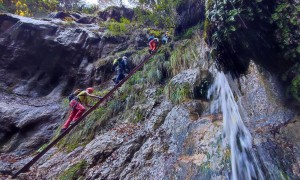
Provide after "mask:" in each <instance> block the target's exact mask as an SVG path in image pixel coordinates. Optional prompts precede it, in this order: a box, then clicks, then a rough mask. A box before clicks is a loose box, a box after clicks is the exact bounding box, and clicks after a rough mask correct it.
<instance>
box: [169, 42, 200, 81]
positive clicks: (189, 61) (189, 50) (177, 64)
mask: <svg viewBox="0 0 300 180" xmlns="http://www.w3.org/2000/svg"><path fill="white" fill-rule="evenodd" d="M196 61H198V52H197V44H196V42H195V41H194V40H184V41H182V43H181V45H180V46H178V47H176V49H174V51H172V54H171V57H170V64H169V69H168V72H170V74H171V75H173V76H174V75H176V74H178V73H179V72H181V71H182V70H186V69H189V68H192V67H193V65H194V64H195V63H196Z"/></svg>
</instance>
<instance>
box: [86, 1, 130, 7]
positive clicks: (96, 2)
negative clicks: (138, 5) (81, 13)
mask: <svg viewBox="0 0 300 180" xmlns="http://www.w3.org/2000/svg"><path fill="white" fill-rule="evenodd" d="M83 1H85V2H86V3H87V4H98V0H83ZM124 4H125V5H126V6H128V5H129V6H132V5H131V4H130V3H129V2H128V0H124Z"/></svg>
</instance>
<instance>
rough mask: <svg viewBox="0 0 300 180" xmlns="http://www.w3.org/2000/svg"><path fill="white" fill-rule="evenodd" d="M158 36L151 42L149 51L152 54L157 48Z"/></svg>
mask: <svg viewBox="0 0 300 180" xmlns="http://www.w3.org/2000/svg"><path fill="white" fill-rule="evenodd" d="M158 41H159V40H158V38H154V39H152V40H151V41H150V42H149V53H150V54H152V53H153V52H154V51H156V50H157V47H158Z"/></svg>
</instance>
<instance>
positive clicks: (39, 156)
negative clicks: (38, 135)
mask: <svg viewBox="0 0 300 180" xmlns="http://www.w3.org/2000/svg"><path fill="white" fill-rule="evenodd" d="M158 48H159V47H158ZM156 52H157V50H156V51H155V52H154V53H152V54H150V55H149V56H148V57H146V58H145V59H144V60H143V61H142V62H141V63H140V64H139V65H138V66H136V67H135V68H134V69H133V70H132V71H131V72H130V73H129V74H128V75H127V76H126V77H125V78H124V79H122V80H121V81H120V82H119V83H118V84H117V85H116V86H115V87H114V88H113V89H112V90H110V91H109V92H108V93H107V94H106V95H105V96H104V97H103V98H102V99H100V100H99V101H98V102H97V103H96V104H95V105H94V106H93V107H91V108H90V109H89V110H87V111H86V112H85V113H84V114H83V115H82V116H81V117H80V118H79V119H78V120H77V121H75V123H74V124H73V125H72V126H70V127H69V128H68V129H66V130H65V131H64V132H63V133H61V134H60V135H59V136H58V137H57V138H56V139H54V140H53V141H52V142H51V143H50V144H49V145H48V146H47V147H46V148H45V149H43V150H42V151H41V152H40V153H39V154H37V155H36V156H35V157H34V158H33V159H32V160H30V161H29V162H28V163H27V164H26V165H24V167H23V168H22V169H20V170H19V171H18V172H16V173H15V174H14V175H13V176H12V178H16V177H17V176H18V175H19V174H20V173H22V172H26V171H29V168H30V167H31V166H32V165H33V164H34V163H35V162H36V161H37V160H39V159H40V158H41V157H42V156H43V155H44V154H45V153H46V152H47V151H48V150H49V149H50V148H52V147H53V146H54V145H55V144H56V143H58V142H59V141H60V140H61V139H62V138H63V137H65V136H66V135H67V134H68V133H69V132H70V131H71V130H72V129H73V128H74V127H76V126H77V125H78V124H79V123H80V122H81V121H82V120H83V119H84V118H85V117H87V116H88V115H89V114H90V113H91V112H93V111H94V110H95V109H96V108H97V107H98V106H99V105H100V104H101V103H103V102H104V101H105V100H106V99H108V98H109V97H110V96H111V95H112V94H113V93H114V92H115V91H116V90H117V89H118V88H119V87H121V86H122V85H123V84H124V83H125V82H126V81H127V80H128V79H129V78H130V77H131V76H132V75H133V74H135V73H136V72H137V71H138V70H139V69H141V68H142V67H143V66H144V64H145V63H147V62H148V61H149V60H150V59H151V57H153V56H154V54H155V53H156Z"/></svg>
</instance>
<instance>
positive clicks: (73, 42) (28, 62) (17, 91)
mask: <svg viewBox="0 0 300 180" xmlns="http://www.w3.org/2000/svg"><path fill="white" fill-rule="evenodd" d="M67 17H72V18H74V19H75V18H76V19H77V20H78V21H80V20H82V18H84V17H85V16H84V15H82V14H76V13H63V12H57V13H53V14H52V15H50V16H49V18H46V19H33V18H26V17H21V16H16V15H12V14H1V15H0V66H1V67H0V92H1V93H0V99H1V103H0V117H1V118H0V123H1V125H0V130H1V131H0V142H1V144H0V145H1V152H14V153H16V154H19V155H23V154H27V153H29V152H31V151H32V150H33V149H38V148H39V147H40V146H41V145H43V144H45V143H47V142H48V141H49V139H51V138H52V137H53V134H54V131H55V130H56V129H57V128H58V127H59V126H60V125H61V123H62V121H64V118H65V115H66V113H67V105H63V98H64V97H65V96H67V95H68V94H69V93H70V92H71V91H72V90H73V89H74V88H79V87H82V88H85V87H87V86H91V85H97V84H99V83H101V81H103V80H105V79H104V78H108V77H110V76H111V75H112V74H113V73H114V72H113V70H111V68H109V66H110V64H111V62H106V63H104V69H109V70H108V71H107V72H104V71H102V72H99V75H100V76H102V77H101V78H100V77H99V76H97V74H95V71H96V69H97V67H96V66H97V65H96V66H95V61H97V60H99V59H98V58H100V57H101V56H103V57H105V56H110V57H112V56H111V55H112V54H114V53H115V52H118V51H122V50H124V49H126V48H127V47H128V44H127V42H126V41H127V40H129V39H130V38H131V37H128V38H127V37H125V38H124V37H111V36H108V37H106V36H105V34H104V33H103V27H99V26H98V25H97V24H87V25H82V24H80V23H76V21H77V20H76V21H65V18H67ZM87 18H90V17H87ZM87 21H89V20H87ZM84 23H85V24H86V23H87V22H84ZM88 23H90V22H88ZM131 39H133V38H131ZM138 41H139V40H138ZM120 43H121V45H120ZM132 43H135V39H133V40H132ZM136 48H138V45H137V46H136ZM112 58H115V57H112ZM100 61H101V60H100ZM106 65H107V66H108V68H107V67H106ZM100 70H101V69H100ZM104 75H105V76H104ZM101 79H102V80H101ZM65 104H66V103H65Z"/></svg>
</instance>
